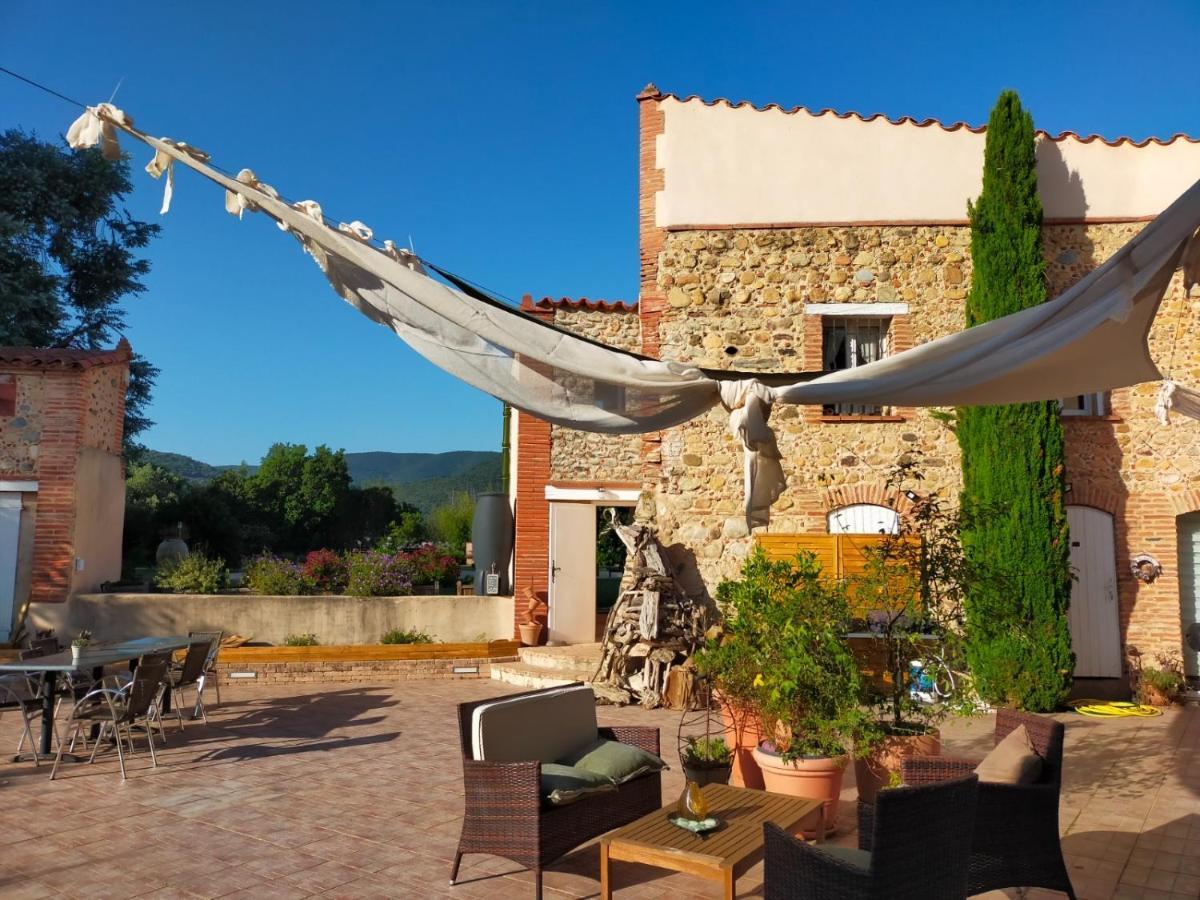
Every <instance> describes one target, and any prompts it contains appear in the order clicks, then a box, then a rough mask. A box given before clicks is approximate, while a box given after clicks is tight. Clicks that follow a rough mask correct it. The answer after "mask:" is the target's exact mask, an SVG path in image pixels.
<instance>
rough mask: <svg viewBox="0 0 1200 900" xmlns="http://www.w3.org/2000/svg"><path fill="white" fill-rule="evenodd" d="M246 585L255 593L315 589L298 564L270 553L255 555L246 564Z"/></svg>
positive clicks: (293, 593)
mask: <svg viewBox="0 0 1200 900" xmlns="http://www.w3.org/2000/svg"><path fill="white" fill-rule="evenodd" d="M246 586H247V587H248V588H250V590H251V591H253V592H254V593H256V594H282V595H285V596H293V595H296V594H311V593H313V591H314V590H315V588H314V586H313V584H312V582H311V581H309V580H308V579H306V578H305V577H304V570H303V569H302V568H301V567H300V565H299V564H297V563H294V562H289V561H288V560H286V559H280V558H279V557H278V556H275V555H273V554H271V553H264V554H262V555H261V556H256V557H254V558H253V559H252V560H250V562H249V563H247V565H246Z"/></svg>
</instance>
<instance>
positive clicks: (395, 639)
mask: <svg viewBox="0 0 1200 900" xmlns="http://www.w3.org/2000/svg"><path fill="white" fill-rule="evenodd" d="M379 643H381V644H432V643H433V638H432V637H430V636H429V635H427V634H426V633H425V632H423V631H417V629H415V628H410V629H408V630H407V631H404V630H401V629H399V628H393V629H392V630H391V631H385V632H384V633H383V637H381V638H380V639H379Z"/></svg>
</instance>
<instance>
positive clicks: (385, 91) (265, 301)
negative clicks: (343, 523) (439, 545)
mask: <svg viewBox="0 0 1200 900" xmlns="http://www.w3.org/2000/svg"><path fill="white" fill-rule="evenodd" d="M1197 36H1200V4H1197V3H1195V2H1178V3H1172V2H1161V3H1155V4H1149V5H1145V6H1142V5H1140V4H1132V3H1128V2H1092V3H1054V2H1051V3H1010V4H1005V3H962V2H956V3H939V2H924V3H919V4H913V3H894V4H893V3H878V4H858V5H851V6H847V5H835V4H828V3H814V4H807V3H798V2H794V3H760V4H753V3H746V4H729V3H719V4H715V3H714V4H708V3H703V2H690V3H686V4H675V3H658V4H645V3H613V4H605V3H594V4H581V3H544V4H542V3H514V4H505V3H498V2H491V3H488V2H453V0H445V2H439V3H420V4H418V3H409V4H400V3H393V2H376V3H365V2H353V0H342V2H338V3H329V2H326V3H318V2H311V0H290V2H254V0H242V2H239V3H232V2H224V0H213V2H209V3H206V4H200V5H197V4H182V3H162V4H152V3H146V2H144V0H142V2H138V3H127V2H105V3H96V2H94V0H91V2H78V0H71V2H66V0H64V2H58V3H47V2H44V0H5V2H3V3H2V4H0V65H3V66H5V67H7V68H11V69H14V70H16V71H18V72H21V73H23V74H26V75H28V76H29V77H32V78H34V79H37V80H39V81H43V82H45V83H47V84H49V85H51V86H53V87H55V88H57V89H58V90H60V91H61V92H63V93H65V94H67V95H69V96H72V97H76V98H78V99H80V100H83V101H85V102H97V101H101V100H106V99H108V97H109V95H110V94H111V93H112V91H113V88H114V87H115V86H116V85H117V83H118V81H120V82H121V87H120V90H119V92H118V94H117V97H116V101H115V102H116V103H117V105H118V106H121V107H122V108H124V109H125V110H126V111H128V112H129V113H130V114H132V115H133V116H134V117H135V119H136V121H137V124H138V125H139V126H141V127H143V128H145V129H147V130H148V131H150V132H151V133H155V134H161V135H167V136H170V137H172V138H175V139H177V140H186V141H187V142H189V143H192V144H195V145H197V146H200V147H202V148H204V149H206V150H208V151H209V152H211V153H212V154H213V157H214V160H215V161H216V162H217V163H219V164H220V165H222V166H223V167H225V168H227V169H233V170H237V169H240V168H242V167H244V166H245V167H249V168H252V169H254V170H255V172H256V173H257V174H258V175H259V177H260V178H262V179H263V180H265V181H268V182H270V183H272V184H274V185H275V186H277V187H278V188H279V189H280V190H281V191H283V192H284V193H285V194H287V195H288V196H293V197H303V198H313V199H316V200H318V201H319V202H320V203H321V204H322V206H323V207H324V208H325V210H326V211H327V212H328V213H329V214H330V215H333V216H337V217H340V218H341V219H342V220H344V221H349V220H351V219H360V220H362V221H364V222H366V223H367V224H369V225H370V226H371V227H372V228H374V229H375V233H376V235H377V236H379V237H390V238H392V239H394V240H396V241H397V243H407V241H408V239H409V236H411V237H412V240H413V242H414V243H415V246H416V249H417V251H418V252H419V253H421V254H422V255H423V256H425V257H426V258H429V259H431V260H433V261H434V262H437V263H439V264H441V265H444V266H446V267H448V268H450V269H451V270H453V271H456V272H459V273H461V274H464V275H467V276H468V277H470V278H472V279H473V280H475V281H477V282H479V283H481V284H484V285H486V286H488V287H490V288H491V289H493V290H495V291H498V292H500V293H501V294H504V295H507V296H509V297H512V298H519V297H520V295H521V294H523V293H526V292H528V293H532V294H534V295H535V296H542V295H546V294H550V295H554V296H563V295H567V296H573V297H579V296H587V297H591V298H605V299H634V298H635V297H636V293H637V276H638V259H637V107H636V103H635V101H634V96H635V94H636V93H637V92H638V91H639V90H640V89H641V87H642V86H643V85H644V84H645V83H646V82H648V81H654V82H655V83H656V84H657V85H658V86H659V87H660V88H661V89H663V90H665V91H671V92H676V93H681V94H691V93H696V94H700V95H701V96H704V97H706V98H711V97H728V98H730V99H735V100H737V99H748V100H752V101H754V102H755V103H760V104H761V103H769V102H776V103H780V104H781V105H784V106H792V105H796V104H802V105H805V106H809V107H812V108H821V107H826V106H829V107H833V108H835V109H839V110H848V109H853V110H858V111H861V112H868V113H869V112H877V111H878V112H884V113H886V114H888V115H890V116H893V117H895V116H900V115H912V116H916V117H918V118H921V117H926V116H933V117H936V118H939V119H943V120H948V121H955V120H960V119H962V120H966V121H967V122H970V123H972V124H978V123H981V122H984V121H986V119H987V113H988V110H989V108H990V106H991V104H992V102H993V101H994V99H995V97H996V95H997V94H998V93H999V91H1000V90H1001V89H1003V88H1006V87H1012V88H1015V89H1017V90H1018V91H1019V92H1020V94H1021V97H1022V99H1023V101H1024V102H1025V104H1026V105H1027V106H1028V107H1029V108H1030V109H1031V110H1032V112H1033V115H1034V118H1035V121H1036V123H1037V125H1038V127H1041V128H1045V129H1047V130H1050V131H1054V132H1057V131H1061V130H1072V131H1078V132H1097V133H1099V134H1102V135H1105V136H1107V137H1115V136H1119V135H1131V136H1133V137H1135V138H1142V137H1145V136H1147V135H1161V136H1165V135H1170V134H1172V133H1174V132H1177V131H1183V132H1187V133H1190V134H1193V135H1200V95H1198V94H1197V92H1196V90H1195V84H1196V76H1195V72H1194V61H1193V60H1192V56H1193V54H1192V53H1191V52H1190V48H1191V47H1193V46H1194V44H1195V40H1196V38H1197ZM75 114H76V113H75V111H73V110H72V109H71V108H70V107H68V106H67V105H66V104H64V103H62V102H61V101H59V100H55V99H53V98H51V97H48V96H46V95H44V94H40V93H37V92H35V91H33V90H31V89H29V88H27V87H25V86H23V85H21V84H19V83H16V82H13V81H12V80H11V79H8V78H6V77H0V128H8V127H12V126H20V127H23V128H26V129H30V130H36V131H37V132H38V133H40V134H41V135H42V136H44V137H47V138H49V137H54V136H55V135H57V134H61V133H62V132H63V131H65V129H66V126H67V125H68V124H69V123H70V121H71V120H72V119H73V118H74V116H75ZM134 152H135V158H134V163H135V169H134V172H135V183H136V191H135V193H134V194H133V195H132V197H131V198H130V203H129V206H130V209H131V211H132V212H133V214H134V215H136V216H138V217H141V218H145V219H149V220H155V221H156V220H158V206H159V203H160V200H161V190H162V188H161V185H160V184H159V183H158V182H155V181H152V180H151V179H150V178H149V177H148V176H145V175H144V174H143V173H142V172H141V171H140V169H141V166H142V165H143V164H144V163H145V159H143V157H144V156H147V153H146V152H145V151H144V149H136V148H135V151H134ZM798 163H799V161H798ZM162 224H163V226H164V230H163V234H162V236H161V237H160V238H159V240H158V241H157V242H156V243H155V244H154V245H153V246H152V247H151V248H150V250H149V256H150V259H151V260H152V263H153V272H152V274H151V275H150V277H149V279H148V287H149V290H148V291H147V292H146V293H145V294H144V295H142V296H141V297H140V298H138V299H136V300H134V301H133V302H132V304H131V306H130V316H129V329H128V332H127V337H128V338H129V339H130V341H131V342H132V343H133V345H134V347H135V348H136V349H138V350H139V351H140V352H142V353H144V354H145V355H146V356H148V357H149V358H150V359H151V360H152V361H153V362H154V363H155V364H157V365H158V366H159V367H160V368H161V369H162V374H161V376H160V378H159V382H158V387H157V389H156V391H155V399H154V405H153V407H152V409H151V416H152V418H154V419H155V420H156V423H157V424H156V425H155V426H154V428H153V429H152V430H151V431H150V432H149V433H147V434H146V435H145V436H144V438H145V441H146V443H147V444H148V445H149V446H151V447H154V448H155V449H161V450H172V451H177V452H185V453H188V454H190V455H193V456H196V457H198V458H200V459H204V460H206V461H209V462H214V463H232V462H238V461H241V460H250V461H254V460H257V459H258V458H259V457H260V456H261V455H262V453H263V452H264V451H265V450H266V448H267V447H268V446H269V445H270V444H271V443H273V442H275V441H281V440H282V441H293V442H302V443H306V444H308V445H310V446H312V445H315V444H319V443H327V444H329V445H331V446H333V447H335V448H336V447H343V448H345V449H347V450H350V451H356V450H398V451H441V450H451V449H495V448H497V447H498V444H499V436H500V412H499V404H498V403H497V402H496V401H494V400H492V399H490V398H488V397H486V396H484V395H482V394H480V393H479V392H477V391H475V390H473V389H471V388H468V387H466V386H465V385H462V384H460V383H458V382H456V381H455V380H454V379H452V378H451V377H450V376H448V375H444V374H442V373H441V372H439V371H438V370H436V369H434V368H433V367H432V366H430V365H429V364H428V363H426V362H424V361H423V360H422V359H420V358H419V357H417V356H416V355H415V354H413V353H412V352H411V351H409V350H408V349H407V348H406V347H405V346H404V345H403V344H402V343H401V342H400V341H399V340H398V339H396V338H395V337H393V336H392V335H391V333H390V332H388V331H386V330H385V329H383V328H381V327H379V326H377V325H374V324H372V323H371V322H369V321H368V320H367V319H366V318H364V317H362V316H361V315H359V314H358V313H356V312H355V311H353V310H352V309H351V308H350V307H349V306H347V305H346V304H344V303H342V302H341V300H339V299H338V298H337V297H336V296H335V295H334V294H333V293H332V292H331V291H330V290H329V289H328V287H327V285H326V283H325V281H324V279H323V278H322V277H321V275H320V273H319V272H318V270H317V269H316V267H315V266H314V265H313V264H312V263H311V261H309V260H308V259H307V257H304V256H303V255H302V254H301V253H300V251H299V249H298V247H297V246H296V244H295V242H294V241H292V240H290V239H288V238H287V237H286V236H284V235H281V233H280V232H279V231H278V230H276V229H275V228H274V226H272V225H271V224H270V222H268V221H266V220H263V219H260V218H256V217H254V216H247V217H246V219H245V221H243V222H240V223H239V222H238V221H237V220H235V219H233V218H231V217H230V216H228V215H227V214H226V213H225V212H224V209H223V206H222V197H221V194H220V192H219V191H218V190H216V189H215V188H213V186H211V185H209V184H207V183H203V182H201V181H200V180H199V179H198V178H196V177H194V176H190V175H188V174H187V173H186V172H181V173H179V177H178V178H177V181H176V190H175V200H174V202H173V206H172V210H171V212H170V213H169V214H168V215H167V216H166V217H165V218H164V219H163V222H162Z"/></svg>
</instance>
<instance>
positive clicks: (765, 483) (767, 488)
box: [720, 380, 787, 528]
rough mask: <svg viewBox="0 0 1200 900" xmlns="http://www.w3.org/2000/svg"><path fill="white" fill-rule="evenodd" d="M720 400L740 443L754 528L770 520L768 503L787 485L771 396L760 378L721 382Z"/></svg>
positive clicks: (749, 521)
mask: <svg viewBox="0 0 1200 900" xmlns="http://www.w3.org/2000/svg"><path fill="white" fill-rule="evenodd" d="M720 390H721V403H722V405H723V406H724V407H725V409H727V410H728V411H729V430H730V432H731V433H732V434H733V436H734V437H735V438H737V440H738V441H739V442H740V443H741V445H742V478H743V482H744V487H745V497H746V524H747V525H748V526H749V527H751V528H754V527H755V526H758V525H766V524H767V523H768V522H770V520H771V504H773V503H774V502H775V501H776V500H778V499H779V495H780V494H782V493H783V491H784V488H786V487H787V479H786V478H785V477H784V475H783V465H782V463H781V462H780V460H781V457H780V454H779V445H778V444H777V443H776V442H775V432H774V431H772V430H771V426H770V425H769V424H768V423H767V420H768V419H770V417H771V405H772V404H773V403H774V400H775V398H774V396H773V395H772V392H771V389H770V388H769V387H767V386H766V385H765V384H762V383H761V382H759V381H754V380H746V381H722V382H721V383H720Z"/></svg>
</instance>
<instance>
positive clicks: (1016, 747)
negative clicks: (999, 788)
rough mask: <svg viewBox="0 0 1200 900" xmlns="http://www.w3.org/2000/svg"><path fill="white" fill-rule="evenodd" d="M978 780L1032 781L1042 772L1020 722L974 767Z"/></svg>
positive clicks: (1004, 782)
mask: <svg viewBox="0 0 1200 900" xmlns="http://www.w3.org/2000/svg"><path fill="white" fill-rule="evenodd" d="M975 774H976V775H978V776H979V780H980V781H990V782H992V783H993V784H1033V783H1034V782H1035V781H1037V780H1038V776H1039V775H1041V774H1042V758H1041V757H1040V756H1038V754H1037V751H1036V750H1034V749H1033V744H1032V743H1030V740H1029V732H1028V731H1026V730H1025V726H1024V725H1020V726H1018V727H1016V728H1014V729H1013V730H1012V731H1010V732H1009V733H1008V735H1007V736H1006V737H1005V738H1004V740H1002V741H1001V742H1000V743H998V744H997V745H996V746H995V747H993V748H992V752H991V753H989V754H988V755H987V756H985V757H984V758H983V761H982V762H980V763H979V765H977V766H976V767H975Z"/></svg>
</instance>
